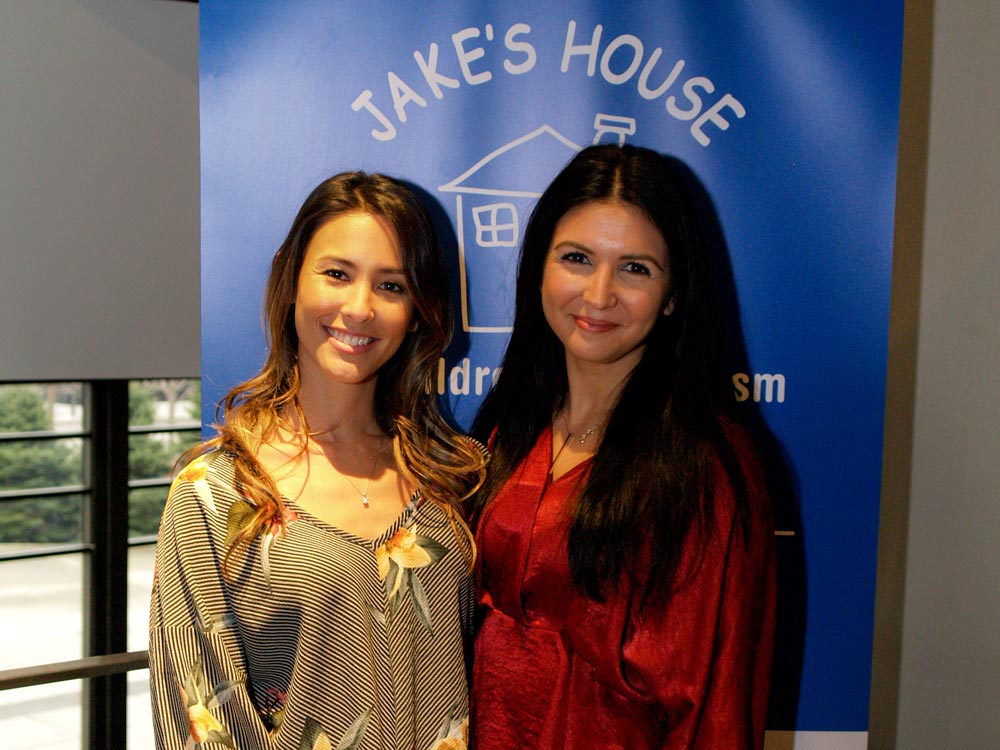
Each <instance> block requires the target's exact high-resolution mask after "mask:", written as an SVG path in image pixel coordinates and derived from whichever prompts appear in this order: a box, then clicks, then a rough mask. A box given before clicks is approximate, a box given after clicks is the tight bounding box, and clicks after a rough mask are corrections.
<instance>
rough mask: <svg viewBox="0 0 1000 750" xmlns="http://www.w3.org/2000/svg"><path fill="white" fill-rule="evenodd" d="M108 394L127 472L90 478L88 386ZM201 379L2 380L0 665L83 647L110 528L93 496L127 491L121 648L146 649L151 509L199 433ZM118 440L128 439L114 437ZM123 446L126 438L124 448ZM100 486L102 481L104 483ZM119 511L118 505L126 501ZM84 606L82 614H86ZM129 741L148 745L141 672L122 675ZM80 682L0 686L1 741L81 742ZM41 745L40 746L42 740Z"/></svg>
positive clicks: (76, 748)
mask: <svg viewBox="0 0 1000 750" xmlns="http://www.w3.org/2000/svg"><path fill="white" fill-rule="evenodd" d="M99 389H103V390H102V391H101V392H102V393H107V392H109V390H110V391H115V392H116V393H118V394H120V395H119V396H118V398H119V401H118V403H121V404H122V408H121V409H120V410H119V413H122V412H123V411H124V408H125V401H126V400H127V410H128V435H127V440H128V448H127V449H128V467H129V468H128V476H114V477H109V478H108V482H110V483H112V484H114V485H117V486H118V487H120V488H121V490H120V491H118V492H110V494H105V493H108V492H109V490H108V489H107V487H106V485H105V484H104V483H103V481H102V480H100V479H98V477H97V475H96V474H95V471H97V469H95V467H97V466H98V464H99V463H100V458H101V456H100V455H98V454H101V453H102V449H100V448H99V447H98V446H100V445H101V444H102V443H101V442H100V440H98V436H100V435H101V434H102V433H106V432H108V427H109V425H110V424H111V423H112V422H113V420H110V418H109V420H110V421H109V422H106V423H103V424H102V417H101V416H100V415H101V414H107V413H108V412H107V410H104V411H102V410H101V409H99V408H94V403H95V401H94V397H95V396H94V394H95V393H96V392H97V390H99ZM199 403H200V383H199V381H198V380H144V381H132V382H127V381H124V380H121V381H95V382H93V383H88V382H77V383H10V384H5V383H0V641H2V642H3V643H5V644H7V647H6V648H4V649H3V650H2V651H0V671H2V670H8V669H19V668H23V667H37V666H40V665H47V664H54V663H58V662H64V661H70V660H74V659H79V658H81V657H83V656H84V655H85V646H84V644H85V638H84V634H85V633H86V632H88V629H90V628H92V627H94V625H93V623H92V622H88V618H89V617H93V616H98V617H101V616H106V615H107V612H106V611H105V612H93V610H95V609H98V608H95V607H89V606H88V605H87V603H86V601H87V600H88V598H89V596H90V593H89V592H90V589H89V588H88V585H87V580H88V573H87V571H88V569H89V566H90V563H91V559H92V557H93V554H94V552H95V551H96V550H98V549H99V548H101V547H102V546H103V545H108V544H109V543H110V540H109V539H108V538H107V531H102V530H101V529H100V528H97V527H95V526H94V525H93V524H91V523H90V521H89V520H88V519H89V518H90V516H91V513H92V508H93V507H95V504H99V503H104V504H107V503H109V502H110V498H111V497H122V498H124V497H127V498H128V508H127V515H128V521H129V523H128V530H127V536H128V538H127V539H119V540H118V543H119V544H123V545H127V548H128V558H127V569H126V570H124V571H122V575H123V576H125V577H126V578H127V584H128V585H127V601H125V602H120V603H117V604H114V605H113V606H112V607H111V609H112V610H113V611H114V612H120V613H122V614H123V615H124V617H122V618H121V619H122V620H123V621H124V622H125V623H126V624H127V631H128V632H127V644H128V645H127V650H129V651H142V650H145V649H146V647H147V640H148V636H147V630H148V607H149V593H150V586H151V584H152V577H153V552H154V547H155V541H156V531H157V526H158V524H159V517H160V514H161V513H162V510H163V504H164V502H165V500H166V495H167V492H168V489H169V484H170V475H171V471H172V468H173V464H174V462H175V461H176V458H177V456H178V455H180V453H182V452H183V451H184V450H185V449H186V448H188V447H189V446H191V445H193V444H194V443H195V442H197V440H198V438H199V431H200V418H199ZM121 437H122V439H124V437H125V436H121ZM122 449H123V450H124V445H123V448H122ZM102 487H105V489H101V488H102ZM123 512H124V509H123ZM88 611H91V614H89V615H88ZM127 682H128V703H127V709H126V711H127V723H128V740H127V744H126V746H127V747H128V748H146V747H151V746H152V744H153V741H152V726H151V720H150V712H149V691H148V686H147V683H148V673H147V671H145V670H140V671H134V672H131V673H129V675H128V678H127ZM83 686H84V682H83V681H81V680H69V681H54V682H50V683H47V684H41V685H33V686H31V687H22V688H14V689H9V690H3V691H0V736H2V737H4V741H3V743H0V744H2V745H3V746H4V747H35V746H38V747H41V745H42V744H44V746H45V747H47V748H51V749H52V750H80V749H81V743H82V733H81V732H82V730H81V727H82V726H83V720H84V717H85V716H87V712H86V710H85V702H84V701H85V692H84V690H83ZM39 743H41V744H39Z"/></svg>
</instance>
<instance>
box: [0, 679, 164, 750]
mask: <svg viewBox="0 0 1000 750" xmlns="http://www.w3.org/2000/svg"><path fill="white" fill-rule="evenodd" d="M82 705H83V682H82V681H81V680H71V681H69V682H56V683H52V684H50V685H33V686H32V687H26V688H18V689H16V690H4V691H2V692H0V737H2V738H3V747H5V748H8V747H9V748H18V749H19V750H27V749H28V748H39V749H41V748H45V750H80V746H81V742H82V738H81V736H80V733H81V727H82V726H83V708H82ZM152 746H153V745H152V743H150V744H149V745H146V746H145V747H152ZM133 747H136V748H139V747H143V746H142V745H134V746H133Z"/></svg>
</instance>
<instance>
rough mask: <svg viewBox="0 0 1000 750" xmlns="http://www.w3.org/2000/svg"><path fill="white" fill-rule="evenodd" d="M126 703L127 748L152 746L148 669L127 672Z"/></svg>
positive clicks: (134, 749)
mask: <svg viewBox="0 0 1000 750" xmlns="http://www.w3.org/2000/svg"><path fill="white" fill-rule="evenodd" d="M127 700H128V705H127V707H126V711H128V714H127V716H126V724H127V727H126V731H127V736H126V741H127V743H128V748H129V750H148V748H151V747H154V746H155V742H154V741H153V711H152V709H151V708H150V705H149V670H148V669H141V670H137V671H135V672H129V673H128V699H127ZM74 750H75V749H74Z"/></svg>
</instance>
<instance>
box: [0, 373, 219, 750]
mask: <svg viewBox="0 0 1000 750" xmlns="http://www.w3.org/2000/svg"><path fill="white" fill-rule="evenodd" d="M57 382H65V381H57ZM72 382H74V383H81V385H82V386H83V394H84V396H83V397H84V400H85V405H86V406H85V410H84V413H85V415H86V417H87V419H86V422H85V425H84V428H83V429H82V430H74V431H70V432H58V433H56V432H31V433H18V434H13V433H11V434H7V435H3V436H0V442H10V441H13V440H18V441H20V442H32V441H34V442H43V441H48V440H55V439H65V438H82V439H83V442H84V446H85V450H84V454H83V456H84V458H83V461H84V473H83V478H84V482H83V484H79V485H72V486H69V485H67V486H62V487H52V488H45V489H43V490H7V491H2V492H0V502H3V501H5V500H25V499H30V498H32V497H38V496H41V495H44V496H46V497H51V496H58V495H71V494H72V495H80V496H82V497H83V536H82V541H81V542H71V543H66V544H52V545H49V546H46V547H43V548H39V549H34V550H30V551H21V552H11V553H0V565H2V563H3V562H4V561H8V560H23V559H30V558H38V557H47V556H51V555H64V554H77V553H82V554H83V559H84V564H83V571H84V572H83V620H84V622H83V653H84V658H82V659H78V660H74V661H67V662H58V663H55V664H41V665H32V666H29V667H23V668H19V669H10V670H4V671H0V690H10V689H15V688H20V687H28V686H31V685H39V684H46V683H52V682H62V681H66V680H74V679H81V678H82V679H83V691H82V724H83V726H82V727H81V743H80V744H81V748H87V749H88V750H121V748H124V747H127V735H126V724H127V722H126V719H127V708H126V706H127V700H126V699H127V694H128V683H127V672H129V671H132V670H137V669H145V668H147V667H148V665H149V662H148V656H147V652H146V651H133V652H129V651H128V576H127V575H125V574H124V572H125V571H127V570H128V553H129V550H130V549H131V548H133V547H139V546H148V545H151V544H155V543H156V536H155V535H148V536H136V537H131V538H130V536H129V492H130V490H132V489H137V488H141V487H158V486H162V487H163V488H164V489H163V496H164V500H165V499H166V495H167V490H168V488H169V486H170V479H169V478H162V479H141V480H129V437H130V436H131V435H136V434H143V433H153V432H155V433H182V432H190V431H191V430H192V429H197V428H198V427H200V425H199V424H197V423H190V424H181V425H176V426H175V425H170V426H160V425H157V426H149V425H138V426H133V427H130V426H129V382H130V380H128V379H98V380H82V381H81V380H74V381H72ZM18 384H22V383H17V382H7V381H5V382H4V383H3V385H18ZM23 384H25V385H36V384H45V381H32V382H31V383H23Z"/></svg>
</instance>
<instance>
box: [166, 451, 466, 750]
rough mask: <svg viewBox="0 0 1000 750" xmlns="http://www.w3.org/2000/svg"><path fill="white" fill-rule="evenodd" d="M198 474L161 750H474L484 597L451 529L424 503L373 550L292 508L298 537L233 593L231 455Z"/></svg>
mask: <svg viewBox="0 0 1000 750" xmlns="http://www.w3.org/2000/svg"><path fill="white" fill-rule="evenodd" d="M198 461H201V462H202V463H201V464H198V465H197V466H195V465H194V464H192V466H191V467H188V469H185V471H183V472H181V474H180V475H179V477H178V479H177V481H176V482H175V483H174V486H173V487H172V489H171V492H170V497H169V499H168V501H167V506H166V508H165V511H164V515H163V520H162V522H161V527H160V535H159V541H158V544H157V550H156V575H155V580H154V584H153V594H152V605H151V608H150V644H149V652H150V682H151V695H152V702H153V717H154V725H155V731H156V743H157V747H158V748H160V749H161V750H174V749H177V750H180V749H181V748H192V747H203V748H220V747H230V748H240V750H264V749H265V748H266V749H267V750H285V749H288V750H300V749H301V748H308V749H311V748H336V747H352V748H359V749H360V750H390V749H394V750H402V749H403V748H406V749H407V750H411V749H414V748H415V749H416V750H436V749H437V748H445V747H448V748H461V747H464V745H465V741H464V738H465V734H466V732H467V715H468V697H467V687H466V665H465V659H464V645H463V644H464V643H465V638H464V636H465V635H467V630H468V627H469V626H470V624H471V610H472V602H473V599H472V586H471V580H470V576H469V570H468V565H467V563H466V559H465V556H464V555H463V554H462V553H463V550H461V549H459V548H458V545H459V544H460V542H459V541H458V540H457V539H456V537H455V534H454V532H453V530H452V528H451V525H450V524H449V521H448V518H447V516H446V515H445V513H444V512H443V511H442V510H441V509H440V508H438V507H437V506H436V505H435V504H433V503H431V502H421V497H420V494H419V492H418V493H416V494H415V495H414V497H413V499H412V500H411V502H410V503H409V505H408V506H407V508H406V509H405V511H404V512H403V513H402V514H401V515H400V517H399V518H398V519H397V520H396V521H395V523H394V524H393V525H392V526H391V527H390V528H389V529H387V530H386V531H385V532H384V533H383V534H382V535H381V536H380V537H379V538H378V539H375V540H365V539H362V538H360V537H356V536H353V535H351V534H349V533H346V532H344V531H342V530H340V529H337V528H335V527H333V526H330V525H328V524H326V523H324V522H323V521H321V520H319V519H316V518H314V517H312V516H310V515H309V514H308V513H306V512H305V511H302V510H301V509H298V508H296V507H295V506H294V505H291V504H290V506H289V507H290V509H291V510H292V511H293V513H294V514H295V517H294V518H293V520H291V521H290V522H289V523H288V524H287V527H286V531H285V533H284V534H281V533H280V532H276V533H273V534H272V533H269V532H265V533H264V534H262V535H261V536H260V537H258V539H256V540H255V541H254V542H253V544H252V545H251V546H250V547H249V548H248V549H247V550H245V551H241V552H239V553H237V555H236V556H235V557H234V558H233V559H232V561H231V563H230V566H231V567H230V570H229V577H228V578H225V577H223V575H222V562H223V558H224V556H225V554H226V550H227V544H226V534H227V520H228V518H229V515H230V511H231V510H232V509H233V506H234V503H235V504H239V503H245V502H246V501H245V499H243V498H242V497H241V496H240V495H239V494H238V493H237V492H236V490H235V488H234V480H233V459H232V456H231V455H229V454H227V453H224V452H214V453H211V454H208V456H206V457H203V458H202V459H198ZM196 463H197V462H196ZM462 543H463V544H464V542H462ZM380 564H381V567H382V571H381V572H382V573H383V574H386V575H385V579H384V580H383V577H382V576H381V575H380ZM275 725H277V729H276V730H275V729H274V727H275Z"/></svg>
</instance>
